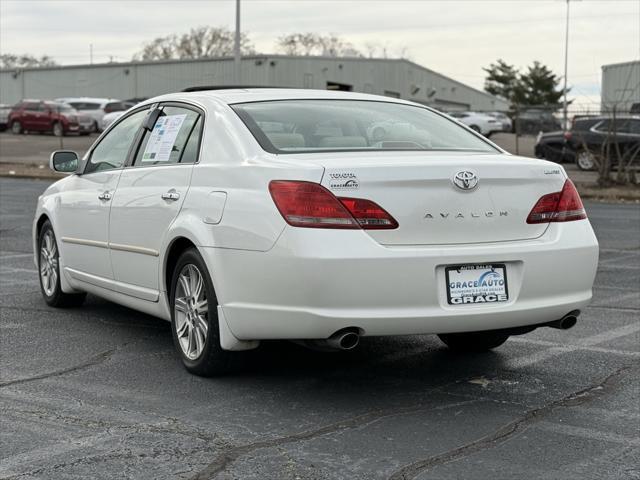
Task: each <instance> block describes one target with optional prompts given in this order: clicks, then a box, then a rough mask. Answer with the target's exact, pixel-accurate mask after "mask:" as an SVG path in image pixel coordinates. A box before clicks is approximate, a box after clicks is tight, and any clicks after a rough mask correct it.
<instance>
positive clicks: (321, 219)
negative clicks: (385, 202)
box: [269, 180, 398, 229]
mask: <svg viewBox="0 0 640 480" xmlns="http://www.w3.org/2000/svg"><path fill="white" fill-rule="evenodd" d="M269 193H271V198H273V201H274V203H275V204H276V207H277V208H278V211H279V212H280V214H281V215H282V217H283V218H284V219H285V221H286V222H287V223H288V224H289V225H292V226H294V227H307V228H343V229H359V228H363V229H385V228H397V227H398V222H396V221H395V219H394V218H393V217H392V216H391V215H389V214H388V213H387V212H386V211H385V210H384V209H383V208H382V207H380V206H379V205H377V204H376V203H374V202H372V201H370V200H364V199H360V198H337V197H336V196H335V195H333V193H331V192H330V191H329V190H327V189H326V188H325V187H323V186H322V185H319V184H317V183H312V182H302V181H293V180H274V181H272V182H271V183H269Z"/></svg>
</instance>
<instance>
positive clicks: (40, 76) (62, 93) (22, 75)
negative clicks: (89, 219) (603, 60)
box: [0, 55, 508, 110]
mask: <svg viewBox="0 0 640 480" xmlns="http://www.w3.org/2000/svg"><path fill="white" fill-rule="evenodd" d="M233 76H234V64H233V59H231V58H223V59H220V58H218V59H206V60H190V61H167V62H141V63H120V64H106V65H105V64H101V65H79V66H70V67H53V68H43V69H26V70H19V71H1V72H0V102H2V103H15V102H17V101H19V100H20V99H22V98H43V99H50V98H56V97H70V96H92V97H110V98H120V99H127V98H134V97H135V98H138V97H152V96H155V95H159V94H163V93H167V92H172V91H178V90H182V89H183V88H185V87H189V86H198V85H233V84H234V78H233ZM241 77H242V78H241V83H242V84H243V85H255V86H263V85H264V86H285V87H297V88H317V89H325V88H327V82H332V83H337V84H342V85H348V86H351V88H352V90H353V91H358V92H367V93H374V94H379V95H384V94H385V92H387V93H388V94H389V95H392V94H393V96H396V94H399V96H400V98H405V99H410V100H413V101H416V102H420V103H423V104H427V105H433V106H441V107H442V106H443V105H448V106H451V108H457V107H458V106H459V107H460V108H463V107H464V108H471V109H475V110H506V109H507V108H508V104H507V102H505V101H503V100H501V99H498V98H496V97H493V96H491V95H489V94H487V93H485V92H481V91H479V90H476V89H474V88H471V87H469V86H467V85H464V84H462V83H460V82H457V81H455V80H453V79H450V78H448V77H445V76H443V75H440V74H438V73H436V72H433V71H431V70H429V69H426V68H424V67H422V66H420V65H417V64H415V63H412V62H409V61H407V60H399V59H365V58H332V57H290V56H285V55H258V56H251V57H245V58H243V60H242V66H241Z"/></svg>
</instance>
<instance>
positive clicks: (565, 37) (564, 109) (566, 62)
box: [562, 0, 570, 130]
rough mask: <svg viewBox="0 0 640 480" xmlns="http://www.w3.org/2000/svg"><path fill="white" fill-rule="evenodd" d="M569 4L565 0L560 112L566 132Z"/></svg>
mask: <svg viewBox="0 0 640 480" xmlns="http://www.w3.org/2000/svg"><path fill="white" fill-rule="evenodd" d="M569 3H570V0H567V25H566V29H565V34H564V92H563V94H564V95H563V100H562V110H563V120H564V122H563V125H562V129H563V130H568V126H569V123H568V122H567V71H568V65H569Z"/></svg>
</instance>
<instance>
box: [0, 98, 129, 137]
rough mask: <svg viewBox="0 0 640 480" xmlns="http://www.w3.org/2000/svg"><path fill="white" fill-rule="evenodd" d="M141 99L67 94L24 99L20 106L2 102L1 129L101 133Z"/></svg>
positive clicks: (19, 103)
mask: <svg viewBox="0 0 640 480" xmlns="http://www.w3.org/2000/svg"><path fill="white" fill-rule="evenodd" d="M136 103H137V102H135V101H129V100H124V101H123V100H115V99H105V98H90V97H73V98H71V97H64V98H57V99H55V100H38V99H24V100H22V101H20V102H18V103H17V104H16V105H13V106H8V105H0V130H6V129H7V128H9V129H11V131H12V133H14V134H21V133H28V132H49V133H53V134H54V135H56V136H63V135H68V134H71V133H77V134H79V135H89V134H90V133H94V132H100V131H102V130H104V129H105V128H106V126H108V124H109V123H110V122H111V121H113V118H112V119H110V121H109V122H108V123H105V117H107V116H108V115H112V116H113V115H116V114H118V115H117V116H116V117H115V118H117V117H118V116H120V115H121V114H122V113H124V112H125V111H126V110H128V109H129V108H131V107H133V106H134V105H135V104H136Z"/></svg>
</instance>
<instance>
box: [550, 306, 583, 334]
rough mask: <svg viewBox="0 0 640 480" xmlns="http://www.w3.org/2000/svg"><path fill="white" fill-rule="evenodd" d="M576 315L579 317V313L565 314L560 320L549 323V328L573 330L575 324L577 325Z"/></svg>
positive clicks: (577, 311) (575, 311)
mask: <svg viewBox="0 0 640 480" xmlns="http://www.w3.org/2000/svg"><path fill="white" fill-rule="evenodd" d="M578 315H580V311H579V310H574V311H573V312H569V313H567V314H566V315H565V316H564V317H562V318H561V319H560V320H555V321H553V322H549V326H550V327H551V328H557V329H559V330H569V329H570V328H573V327H574V326H575V325H576V323H578Z"/></svg>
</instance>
